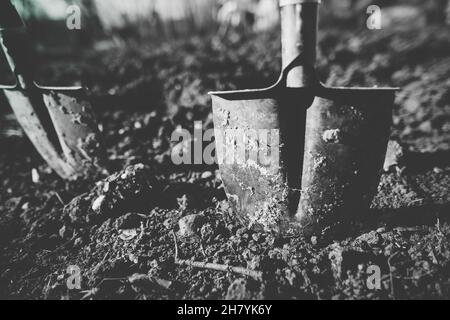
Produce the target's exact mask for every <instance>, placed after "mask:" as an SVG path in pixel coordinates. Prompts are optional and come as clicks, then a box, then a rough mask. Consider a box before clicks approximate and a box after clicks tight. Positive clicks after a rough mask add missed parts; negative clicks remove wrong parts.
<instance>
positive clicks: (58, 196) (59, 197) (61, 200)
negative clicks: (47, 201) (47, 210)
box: [51, 191, 66, 207]
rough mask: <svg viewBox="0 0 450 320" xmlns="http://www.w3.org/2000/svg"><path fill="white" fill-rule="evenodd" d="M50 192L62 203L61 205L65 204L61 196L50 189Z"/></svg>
mask: <svg viewBox="0 0 450 320" xmlns="http://www.w3.org/2000/svg"><path fill="white" fill-rule="evenodd" d="M51 194H52V196H54V197H56V199H58V201H59V202H60V203H61V204H62V206H63V207H65V206H66V204H65V203H64V201H63V199H62V198H61V196H60V195H59V193H58V192H56V191H52V192H51Z"/></svg>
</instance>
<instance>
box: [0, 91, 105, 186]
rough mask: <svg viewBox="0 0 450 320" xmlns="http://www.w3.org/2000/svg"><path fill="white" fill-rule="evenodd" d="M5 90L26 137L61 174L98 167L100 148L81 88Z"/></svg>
mask: <svg viewBox="0 0 450 320" xmlns="http://www.w3.org/2000/svg"><path fill="white" fill-rule="evenodd" d="M4 92H5V96H6V97H7V99H8V101H9V104H10V105H11V108H12V109H13V111H14V113H15V115H16V118H17V120H18V122H19V123H20V125H21V126H22V128H23V129H24V131H25V133H26V134H27V136H28V138H29V139H30V141H31V142H32V143H33V145H34V146H35V148H36V149H37V151H38V152H39V154H40V155H41V156H42V158H43V159H44V160H45V161H46V162H47V163H48V164H49V165H50V167H51V168H52V169H53V170H55V172H56V173H57V174H58V175H59V176H60V177H61V178H63V179H67V180H74V179H77V178H79V177H86V176H87V175H88V174H90V173H92V172H93V170H96V171H98V165H99V163H100V162H101V160H99V159H102V154H103V153H102V152H103V150H102V149H101V147H100V146H101V145H100V140H99V133H98V127H97V126H96V124H95V120H94V118H93V116H92V110H91V107H90V105H89V103H88V102H87V100H86V99H85V97H84V93H83V90H81V89H75V88H61V89H58V88H43V87H38V86H36V87H33V88H31V89H29V90H21V89H17V88H14V89H5V90H4Z"/></svg>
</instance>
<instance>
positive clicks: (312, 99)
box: [212, 83, 396, 235]
mask: <svg viewBox="0 0 450 320" xmlns="http://www.w3.org/2000/svg"><path fill="white" fill-rule="evenodd" d="M395 91H396V89H390V88H387V89H363V88H361V89H359V88H326V87H324V86H322V85H320V86H317V87H315V88H296V89H294V88H286V87H283V86H282V84H281V83H280V84H277V85H275V86H274V87H271V88H268V89H263V90H245V91H232V92H215V93H212V103H213V119H214V126H215V139H216V149H217V156H218V162H219V172H220V174H221V177H222V180H223V183H224V187H225V191H226V193H227V197H228V199H229V202H230V203H231V205H232V207H233V209H234V211H235V213H236V214H237V217H238V219H239V220H240V221H241V222H243V223H244V224H246V225H250V226H254V227H256V228H259V229H265V230H270V231H275V232H290V231H292V230H295V231H296V232H298V231H300V232H302V233H303V234H305V235H309V234H312V233H316V232H320V231H322V230H323V229H325V228H327V227H331V226H333V224H335V223H338V222H341V221H346V220H347V219H349V218H351V217H350V216H351V214H352V213H353V214H354V213H356V212H357V213H359V212H360V210H363V209H365V208H368V206H369V205H370V202H371V200H372V197H373V196H374V194H375V192H376V188H377V186H378V183H379V179H380V176H381V168H382V165H383V160H384V157H385V154H386V148H387V143H388V139H389V134H390V126H391V121H392V108H393V104H394V97H395ZM269 133H270V134H269ZM268 134H269V135H270V139H269V138H266V137H265V136H266V135H268ZM266 143H268V146H266V145H265V144H266ZM267 150H270V152H269V153H270V154H269V157H268V158H267V157H266V153H268V152H267ZM255 152H256V153H258V152H259V153H261V152H262V153H263V155H262V157H261V156H259V155H258V156H253V157H252V154H255ZM302 168H303V172H302Z"/></svg>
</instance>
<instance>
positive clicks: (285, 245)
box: [0, 24, 450, 299]
mask: <svg viewBox="0 0 450 320" xmlns="http://www.w3.org/2000/svg"><path fill="white" fill-rule="evenodd" d="M348 30H349V29H347V28H346V27H345V26H342V27H339V28H335V27H333V26H329V27H327V26H324V27H323V28H322V31H321V36H320V38H321V39H320V43H321V45H320V49H321V55H320V59H319V72H320V75H321V78H322V80H323V81H324V82H326V83H327V84H328V85H340V86H341V85H345V86H359V85H364V86H373V85H379V86H382V85H389V86H399V87H401V91H400V92H399V94H398V97H397V100H396V105H395V110H394V126H393V131H392V138H391V139H392V140H393V141H397V142H398V143H399V145H400V147H401V148H402V155H399V156H398V157H397V159H396V160H397V161H396V163H397V164H396V165H393V166H391V168H390V171H388V172H385V173H384V174H383V177H382V181H381V183H380V186H379V193H378V195H377V196H376V198H375V199H374V201H373V205H372V208H371V210H370V211H369V212H361V220H360V221H357V222H354V223H352V224H351V225H350V226H349V228H347V231H346V232H345V233H339V234H334V235H328V236H327V237H312V238H307V239H305V238H302V237H300V236H296V237H283V236H279V235H275V234H267V233H259V232H255V231H252V230H249V229H247V228H246V227H245V226H241V225H239V224H238V223H237V222H235V221H234V219H233V213H232V212H231V210H230V208H229V207H228V204H227V201H226V198H225V194H224V191H223V186H222V183H221V181H220V179H219V177H218V171H217V168H216V167H203V166H197V167H174V166H173V165H172V162H171V159H170V151H171V147H172V146H173V145H172V143H171V142H170V137H171V134H172V132H173V131H174V129H175V128H177V127H178V126H182V127H184V128H187V129H188V130H193V123H194V121H195V120H201V121H203V124H204V128H205V129H206V128H210V127H212V118H211V104H210V98H209V96H208V95H207V92H208V91H210V90H223V89H236V88H242V89H243V88H256V87H264V86H267V85H270V84H272V83H273V82H274V81H275V80H276V79H277V78H278V74H279V71H280V44H279V42H280V41H279V36H278V32H277V31H276V30H275V31H273V32H270V33H267V34H262V35H241V36H238V35H235V34H231V35H230V36H229V37H228V38H227V39H218V38H216V37H213V36H210V37H208V36H207V37H201V38H200V37H191V38H189V39H184V40H178V41H172V42H171V43H158V44H146V43H126V44H123V43H122V44H120V43H119V44H118V43H112V42H108V41H105V42H102V43H101V44H98V45H97V46H96V47H95V48H94V49H89V50H87V49H86V50H82V51H80V52H76V53H73V52H64V51H63V52H61V51H60V50H54V51H48V52H47V51H46V60H44V61H42V63H41V64H40V70H39V79H41V80H42V79H45V82H46V84H48V83H49V84H55V83H61V84H73V83H77V82H81V83H84V84H86V85H88V86H89V87H90V88H91V92H92V101H93V105H94V108H95V110H96V113H97V116H98V119H99V122H100V124H101V127H102V130H103V133H104V137H105V143H106V145H107V148H108V159H109V161H108V163H109V170H110V172H111V173H112V174H111V175H110V176H108V177H106V176H100V175H99V176H98V177H92V179H90V180H88V181H78V182H71V183H66V182H64V181H62V180H60V179H59V178H58V177H57V176H56V175H55V174H54V173H52V172H51V170H50V169H49V168H48V166H47V165H46V164H45V163H44V162H43V161H42V160H41V159H40V157H39V156H38V155H37V153H36V152H35V151H34V149H33V148H32V146H31V145H30V143H29V142H28V140H27V138H26V137H25V136H24V135H23V133H22V132H21V130H20V128H19V127H18V125H17V124H16V122H15V121H14V117H13V116H12V115H11V114H10V113H9V109H6V108H5V105H6V103H5V102H4V101H3V102H0V106H1V109H2V110H1V111H0V131H1V134H0V147H1V149H2V151H1V153H0V184H1V188H0V298H8V299H18V298H25V299H81V298H85V299H91V298H93V299H204V298H206V299H224V298H229V299H232V298H236V299H239V298H252V299H265V298H272V299H273V298H275V299H285V298H286V299H291V298H295V299H302V298H312V299H331V298H334V299H431V298H437V299H449V298H450V224H449V223H448V221H449V218H450V214H449V213H450V210H449V209H450V196H449V186H450V157H449V155H450V59H449V58H448V57H449V56H450V37H449V34H450V32H449V31H450V30H449V27H448V26H443V25H431V24H429V25H427V26H425V27H420V28H417V29H414V28H411V27H409V28H403V29H402V28H398V29H397V28H390V29H386V30H376V31H370V30H363V29H361V31H348ZM350 30H354V29H350ZM47 60H48V61H51V63H50V62H48V61H47ZM0 100H1V99H0ZM5 110H6V112H5ZM32 172H34V173H33V174H32ZM32 176H33V179H32ZM180 220H181V222H180ZM179 222H180V223H179ZM180 227H181V228H180ZM172 230H174V231H176V234H177V236H176V238H177V240H178V241H177V243H178V246H177V248H178V259H185V260H192V261H198V262H210V263H215V264H219V265H228V266H237V267H243V268H246V269H249V270H254V271H258V272H262V277H261V278H259V277H253V278H252V277H248V276H244V275H242V274H238V273H233V272H231V271H230V272H221V271H215V270H210V269H208V270H205V269H199V268H192V267H190V266H180V265H177V264H176V263H175V242H174V237H173V233H172ZM373 265H376V266H379V268H380V269H381V288H379V289H369V287H368V286H367V280H368V277H369V276H370V274H368V268H369V267H370V266H373ZM69 266H78V267H79V268H80V270H81V290H68V288H67V285H66V281H67V279H68V278H69V274H68V273H67V268H68V267H69ZM258 275H259V273H258Z"/></svg>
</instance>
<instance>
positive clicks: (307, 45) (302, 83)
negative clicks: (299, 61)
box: [280, 0, 320, 87]
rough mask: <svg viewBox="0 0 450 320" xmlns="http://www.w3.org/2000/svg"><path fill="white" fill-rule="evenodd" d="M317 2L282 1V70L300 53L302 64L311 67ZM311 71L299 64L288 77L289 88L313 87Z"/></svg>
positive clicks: (313, 56) (314, 58) (313, 80)
mask: <svg viewBox="0 0 450 320" xmlns="http://www.w3.org/2000/svg"><path fill="white" fill-rule="evenodd" d="M319 3H320V1H319V0H316V1H314V0H312V1H306V0H281V1H280V6H281V42H282V60H283V61H282V62H283V69H285V68H286V67H287V66H288V65H289V64H290V63H291V62H292V61H293V60H295V58H297V57H298V56H299V55H300V54H303V56H304V57H305V59H304V62H303V63H305V64H308V65H309V66H314V65H315V62H316V56H317V29H318V25H317V21H318V7H319ZM310 73H311V68H304V67H303V66H301V65H299V66H298V67H296V68H293V69H292V70H291V71H290V72H289V74H288V76H287V83H286V85H287V86H288V87H306V86H314V85H315V84H316V80H315V75H314V74H310Z"/></svg>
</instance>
